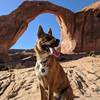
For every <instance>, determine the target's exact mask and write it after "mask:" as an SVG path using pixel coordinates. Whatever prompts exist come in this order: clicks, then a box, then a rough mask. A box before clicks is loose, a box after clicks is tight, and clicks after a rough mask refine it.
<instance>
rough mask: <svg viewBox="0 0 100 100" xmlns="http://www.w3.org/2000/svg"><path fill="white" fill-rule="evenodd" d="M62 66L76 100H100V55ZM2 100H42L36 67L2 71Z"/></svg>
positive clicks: (63, 63)
mask: <svg viewBox="0 0 100 100" xmlns="http://www.w3.org/2000/svg"><path fill="white" fill-rule="evenodd" d="M61 65H62V66H63V68H64V70H65V72H66V75H67V76H68V77H69V80H70V83H71V85H72V88H73V90H74V94H75V96H76V98H75V100H100V56H99V55H98V56H96V57H90V56H88V57H83V58H80V59H78V60H72V61H67V62H66V61H65V62H61ZM16 66H19V67H20V66H21V64H17V65H16ZM0 100H40V92H39V87H38V79H37V77H36V76H35V72H34V66H31V67H30V68H23V69H9V70H8V71H0Z"/></svg>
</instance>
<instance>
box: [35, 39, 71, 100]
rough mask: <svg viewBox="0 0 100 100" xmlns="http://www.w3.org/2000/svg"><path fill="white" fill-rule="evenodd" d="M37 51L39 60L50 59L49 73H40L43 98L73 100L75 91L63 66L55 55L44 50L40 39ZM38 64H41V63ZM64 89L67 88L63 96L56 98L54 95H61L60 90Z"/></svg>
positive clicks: (48, 62) (44, 99) (48, 99)
mask: <svg viewBox="0 0 100 100" xmlns="http://www.w3.org/2000/svg"><path fill="white" fill-rule="evenodd" d="M35 52H36V58H37V62H38V61H42V60H44V59H48V61H47V63H46V65H47V66H45V67H48V74H47V75H44V76H42V75H38V78H39V85H40V91H41V100H73V91H72V88H71V86H70V82H69V80H68V78H67V77H66V74H65V72H64V70H63V68H62V67H61V65H60V64H59V62H58V61H57V60H56V59H55V57H54V56H52V55H49V53H48V52H45V51H44V50H42V48H41V43H40V39H38V41H37V44H36V47H35ZM37 66H39V63H38V65H37ZM63 89H66V90H65V91H64V92H63V94H62V95H61V98H60V99H54V96H55V97H59V96H60V92H61V91H62V90H63Z"/></svg>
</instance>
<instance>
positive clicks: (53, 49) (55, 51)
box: [49, 48, 61, 58]
mask: <svg viewBox="0 0 100 100" xmlns="http://www.w3.org/2000/svg"><path fill="white" fill-rule="evenodd" d="M49 50H50V54H51V55H53V56H54V57H55V58H58V57H59V56H60V54H61V53H60V52H58V51H57V50H56V49H55V48H49Z"/></svg>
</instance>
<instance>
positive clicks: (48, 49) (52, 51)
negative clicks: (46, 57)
mask: <svg viewBox="0 0 100 100" xmlns="http://www.w3.org/2000/svg"><path fill="white" fill-rule="evenodd" d="M58 48H59V47H54V48H51V47H49V46H47V45H42V49H43V50H44V51H46V52H48V53H50V55H53V56H54V57H56V58H58V57H59V56H60V54H61V53H60V52H58V50H57V49H58Z"/></svg>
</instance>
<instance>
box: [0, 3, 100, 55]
mask: <svg viewBox="0 0 100 100" xmlns="http://www.w3.org/2000/svg"><path fill="white" fill-rule="evenodd" d="M99 5H100V2H98V3H97V4H95V6H94V5H92V6H89V7H87V8H85V9H83V10H82V11H80V12H78V13H73V12H71V11H70V10H68V9H65V8H63V7H60V6H57V5H54V4H52V3H50V2H48V1H25V2H23V3H22V4H21V5H20V6H19V7H18V8H17V9H16V10H15V11H13V12H12V13H10V14H9V15H5V16H0V55H3V54H6V53H7V50H8V49H9V48H10V47H11V46H12V45H13V44H15V43H16V41H17V40H18V39H19V38H20V36H21V35H22V34H23V33H24V31H25V30H26V28H27V26H28V24H29V23H30V21H32V20H34V18H35V17H36V16H38V15H39V14H41V13H47V12H48V13H52V14H54V15H55V16H56V17H57V21H58V23H59V25H60V29H61V36H62V43H61V51H62V53H68V52H72V51H73V50H74V51H76V52H79V51H90V50H100V45H99V43H100V30H99V28H100V13H99V12H100V6H99Z"/></svg>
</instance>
